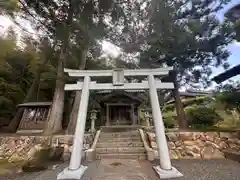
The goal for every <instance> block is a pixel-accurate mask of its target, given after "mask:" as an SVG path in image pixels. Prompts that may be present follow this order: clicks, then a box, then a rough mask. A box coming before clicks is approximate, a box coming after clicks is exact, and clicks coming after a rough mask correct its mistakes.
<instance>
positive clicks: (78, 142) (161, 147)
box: [57, 67, 182, 179]
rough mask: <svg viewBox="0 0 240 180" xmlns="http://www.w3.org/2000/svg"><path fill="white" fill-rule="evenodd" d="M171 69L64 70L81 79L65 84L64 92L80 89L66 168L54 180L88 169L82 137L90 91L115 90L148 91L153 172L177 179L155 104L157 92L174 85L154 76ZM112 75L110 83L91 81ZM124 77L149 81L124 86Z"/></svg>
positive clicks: (156, 102) (162, 74) (76, 174)
mask: <svg viewBox="0 0 240 180" xmlns="http://www.w3.org/2000/svg"><path fill="white" fill-rule="evenodd" d="M172 69H173V68H171V67H168V68H158V69H124V70H123V69H116V70H72V69H64V71H65V72H66V73H68V75H69V76H71V77H78V78H79V77H84V79H83V82H77V83H76V84H66V85H65V90H66V91H72V90H74V91H77V90H82V96H81V101H80V106H79V110H78V117H77V124H76V130H75V135H74V141H73V148H72V154H71V159H70V163H69V167H67V168H65V169H64V170H63V171H62V172H61V173H59V174H58V176H57V179H81V177H82V175H83V173H84V171H85V170H86V169H87V166H83V165H82V163H81V159H82V148H83V138H84V131H85V124H86V116H87V109H88V100H89V91H90V90H116V89H122V90H124V89H135V90H139V89H146V90H149V95H150V100H151V107H152V116H153V120H154V125H155V131H156V140H157V145H158V152H159V156H160V165H159V166H155V167H154V169H155V170H156V172H157V173H158V174H159V176H160V178H174V177H180V176H182V174H181V173H180V172H179V171H178V170H177V169H175V168H174V167H172V165H171V160H170V157H169V151H168V145H167V140H166V136H165V129H164V123H163V118H162V113H161V110H160V105H159V101H158V94H157V89H173V88H174V86H173V83H166V82H161V81H160V80H155V77H154V76H166V75H168V73H169V71H170V70H172ZM101 76H102V77H103V76H112V77H113V83H96V82H91V79H90V78H91V77H101ZM124 76H145V77H148V81H142V82H141V83H124Z"/></svg>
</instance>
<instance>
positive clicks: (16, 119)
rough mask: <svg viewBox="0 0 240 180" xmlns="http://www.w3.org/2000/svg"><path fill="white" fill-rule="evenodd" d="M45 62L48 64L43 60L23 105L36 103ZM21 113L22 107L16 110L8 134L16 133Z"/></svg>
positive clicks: (46, 60)
mask: <svg viewBox="0 0 240 180" xmlns="http://www.w3.org/2000/svg"><path fill="white" fill-rule="evenodd" d="M47 62H48V59H47V58H44V60H43V62H42V64H41V65H40V66H39V68H38V69H37V72H36V74H35V77H34V80H33V83H32V85H31V87H30V88H29V90H28V92H27V95H26V97H25V98H24V100H23V103H27V102H31V101H36V98H37V92H38V88H39V84H40V77H41V74H42V72H43V71H44V69H45V67H46V65H47ZM23 111H24V108H23V107H20V108H18V110H17V112H16V114H15V116H14V118H13V119H12V121H11V122H10V124H9V126H8V127H7V131H8V132H16V130H17V128H18V126H19V124H20V120H21V117H22V115H23Z"/></svg>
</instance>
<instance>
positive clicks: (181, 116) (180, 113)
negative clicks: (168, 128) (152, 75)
mask: <svg viewBox="0 0 240 180" xmlns="http://www.w3.org/2000/svg"><path fill="white" fill-rule="evenodd" d="M173 84H174V90H173V94H174V99H175V105H176V111H177V121H178V125H179V128H180V129H187V128H188V125H187V121H186V118H185V112H184V110H183V104H182V101H181V97H180V93H179V84H178V82H177V77H176V74H174V76H173Z"/></svg>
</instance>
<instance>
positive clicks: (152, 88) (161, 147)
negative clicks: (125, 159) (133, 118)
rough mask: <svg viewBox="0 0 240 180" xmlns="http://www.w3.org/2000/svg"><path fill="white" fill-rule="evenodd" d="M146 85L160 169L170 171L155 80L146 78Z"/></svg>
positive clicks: (151, 77)
mask: <svg viewBox="0 0 240 180" xmlns="http://www.w3.org/2000/svg"><path fill="white" fill-rule="evenodd" d="M148 84H149V93H150V100H151V106H152V116H153V120H154V125H155V132H156V140H157V145H158V152H159V156H160V167H161V168H162V169H164V170H171V169H172V165H171V161H170V157H169V152H168V145H167V139H166V136H165V131H164V124H163V118H162V113H161V110H160V105H159V101H158V94H157V89H156V85H155V79H154V77H153V75H149V76H148Z"/></svg>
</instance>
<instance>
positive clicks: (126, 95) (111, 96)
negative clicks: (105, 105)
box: [98, 91, 143, 103]
mask: <svg viewBox="0 0 240 180" xmlns="http://www.w3.org/2000/svg"><path fill="white" fill-rule="evenodd" d="M115 96H125V97H127V98H129V99H131V100H133V101H135V102H138V103H141V102H142V101H143V99H142V98H140V97H136V96H133V95H131V94H129V93H128V92H125V91H115V92H111V93H110V94H107V95H105V96H103V97H101V98H99V99H98V101H99V102H106V101H109V100H111V98H114V97H115Z"/></svg>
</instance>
